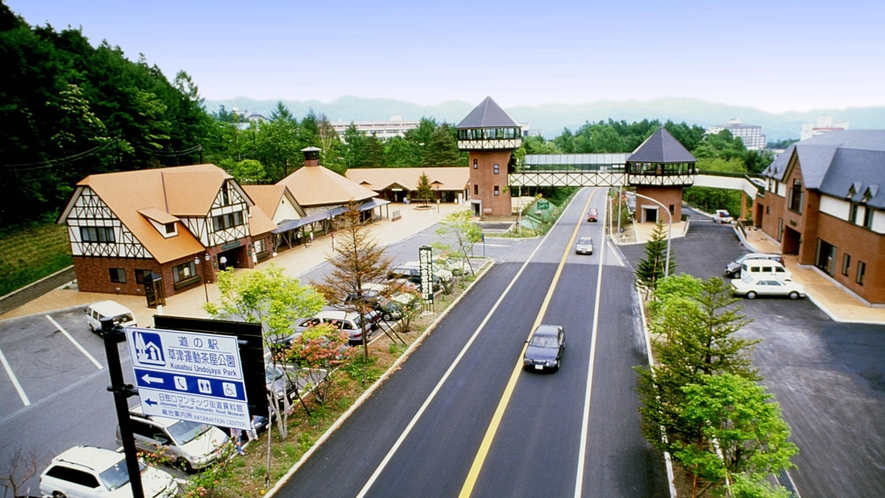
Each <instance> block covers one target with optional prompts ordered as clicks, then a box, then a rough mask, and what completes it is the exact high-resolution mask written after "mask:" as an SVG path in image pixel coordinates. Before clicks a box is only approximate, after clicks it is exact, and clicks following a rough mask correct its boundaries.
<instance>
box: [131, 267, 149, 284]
mask: <svg viewBox="0 0 885 498" xmlns="http://www.w3.org/2000/svg"><path fill="white" fill-rule="evenodd" d="M150 276H151V271H150V270H144V269H138V268H136V269H135V283H137V284H140V285H144V282H145V280H146V279H148V278H150Z"/></svg>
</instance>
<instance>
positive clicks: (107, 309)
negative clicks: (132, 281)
mask: <svg viewBox="0 0 885 498" xmlns="http://www.w3.org/2000/svg"><path fill="white" fill-rule="evenodd" d="M106 317H111V318H113V319H114V325H120V326H122V327H137V326H138V323H137V322H136V320H135V313H133V312H132V310H131V309H129V308H127V307H125V306H123V305H122V304H120V303H118V302H116V301H99V302H97V303H92V304H90V305H89V306H87V307H86V323H87V325H89V328H90V329H92V331H93V332H98V331H100V330H101V319H102V318H106Z"/></svg>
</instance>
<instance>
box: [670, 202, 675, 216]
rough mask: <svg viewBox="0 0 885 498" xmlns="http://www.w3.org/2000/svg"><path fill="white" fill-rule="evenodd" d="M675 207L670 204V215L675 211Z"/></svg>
mask: <svg viewBox="0 0 885 498" xmlns="http://www.w3.org/2000/svg"><path fill="white" fill-rule="evenodd" d="M675 209H676V207H675V206H674V205H673V204H670V215H671V216H672V215H673V214H675V213H676V211H675Z"/></svg>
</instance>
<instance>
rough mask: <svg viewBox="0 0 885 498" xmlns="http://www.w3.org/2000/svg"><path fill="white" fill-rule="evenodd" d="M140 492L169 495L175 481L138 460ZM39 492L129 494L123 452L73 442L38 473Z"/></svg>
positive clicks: (73, 497) (75, 496) (74, 496)
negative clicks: (72, 445)
mask: <svg viewBox="0 0 885 498" xmlns="http://www.w3.org/2000/svg"><path fill="white" fill-rule="evenodd" d="M138 465H139V468H140V469H141V486H142V489H144V495H145V496H150V497H155V498H171V497H172V496H176V495H177V494H178V493H179V491H180V490H179V488H178V483H176V482H175V479H174V478H173V477H172V476H171V475H170V474H169V473H168V472H164V471H162V470H160V469H157V468H154V467H149V466H147V465H145V463H144V462H141V461H139V462H138ZM40 493H42V494H43V496H52V497H53V498H60V497H65V496H66V497H69V498H79V497H89V498H98V497H105V496H107V497H131V496H132V485H131V484H130V482H129V470H128V469H127V468H126V455H124V454H123V453H121V452H117V451H114V450H109V449H107V448H99V447H96V446H74V447H73V448H70V449H67V450H65V451H63V452H62V453H61V454H59V455H58V456H56V457H55V458H53V459H52V461H51V462H50V463H49V466H48V467H46V469H45V470H44V471H43V473H42V474H40Z"/></svg>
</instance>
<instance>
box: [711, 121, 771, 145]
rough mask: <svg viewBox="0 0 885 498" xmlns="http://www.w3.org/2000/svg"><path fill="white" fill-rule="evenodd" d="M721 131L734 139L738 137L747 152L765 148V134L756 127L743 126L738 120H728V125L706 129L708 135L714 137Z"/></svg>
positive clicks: (760, 128) (759, 127)
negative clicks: (725, 131)
mask: <svg viewBox="0 0 885 498" xmlns="http://www.w3.org/2000/svg"><path fill="white" fill-rule="evenodd" d="M722 130H728V131H730V132H731V134H732V136H734V137H735V138H738V137H740V139H741V141H743V142H744V146H745V147H746V148H747V150H763V149H764V148H765V144H766V141H765V134H764V133H762V127H761V126H758V125H751V124H743V123H741V120H740V119H737V118H735V119H729V120H728V124H725V125H719V126H711V127H709V128H707V134H708V135H715V134H717V133H719V132H720V131H722Z"/></svg>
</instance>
